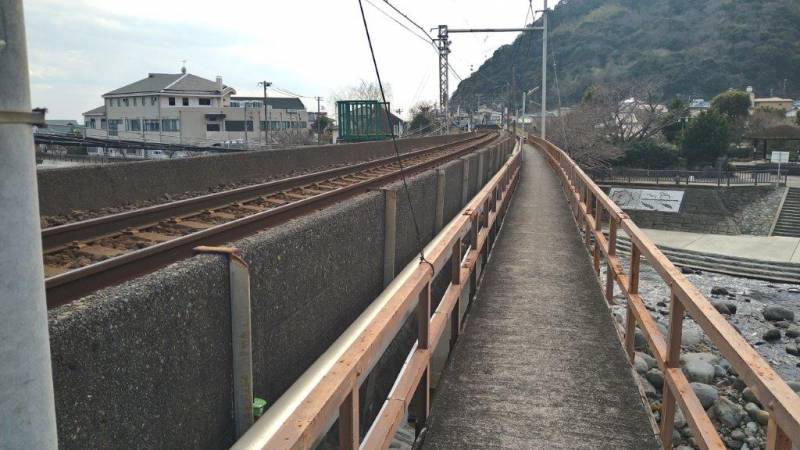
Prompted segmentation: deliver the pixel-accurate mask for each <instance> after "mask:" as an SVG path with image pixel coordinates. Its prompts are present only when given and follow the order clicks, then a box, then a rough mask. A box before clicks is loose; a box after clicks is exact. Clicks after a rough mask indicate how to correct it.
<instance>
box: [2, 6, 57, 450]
mask: <svg viewBox="0 0 800 450" xmlns="http://www.w3.org/2000/svg"><path fill="white" fill-rule="evenodd" d="M0 80H2V82H0V211H3V213H2V214H0V249H2V251H0V292H1V293H2V294H0V448H36V449H56V448H58V440H57V435H56V416H55V406H54V400H53V377H52V368H51V366H50V338H49V334H48V329H47V304H46V300H45V291H44V268H43V265H42V238H41V228H40V227H41V225H40V223H39V195H38V189H37V186H36V159H35V157H34V144H33V127H32V125H33V124H39V125H42V124H43V123H44V114H41V113H40V114H35V113H31V100H30V82H29V80H28V56H27V50H26V46H25V20H24V18H23V13H22V0H0Z"/></svg>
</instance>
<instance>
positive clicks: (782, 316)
mask: <svg viewBox="0 0 800 450" xmlns="http://www.w3.org/2000/svg"><path fill="white" fill-rule="evenodd" d="M762 314H764V318H765V319H767V320H769V321H770V322H777V321H779V320H786V321H788V322H794V312H793V311H790V310H788V309H786V308H784V307H783V306H775V305H772V306H767V307H766V308H764V311H763V312H762Z"/></svg>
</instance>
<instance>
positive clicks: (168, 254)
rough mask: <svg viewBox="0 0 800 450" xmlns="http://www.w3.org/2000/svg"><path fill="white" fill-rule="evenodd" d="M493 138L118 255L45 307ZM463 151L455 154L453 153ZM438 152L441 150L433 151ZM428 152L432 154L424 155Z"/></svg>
mask: <svg viewBox="0 0 800 450" xmlns="http://www.w3.org/2000/svg"><path fill="white" fill-rule="evenodd" d="M496 139H497V136H495V135H485V136H483V137H482V138H479V139H476V140H468V141H467V142H463V141H462V142H459V145H457V146H456V147H457V149H456V150H454V151H452V152H448V153H446V154H444V155H441V156H437V157H435V158H433V159H430V160H427V161H423V162H421V163H419V164H416V165H413V166H410V167H406V168H405V169H404V170H403V172H401V171H400V170H399V169H398V170H395V171H392V172H390V173H387V174H384V175H378V176H376V177H374V178H370V179H367V180H363V181H357V182H354V183H352V184H350V185H347V186H342V187H340V188H338V189H335V190H331V191H327V192H322V193H319V194H317V195H314V196H311V197H308V198H305V199H300V200H296V201H293V202H290V203H287V204H285V205H281V206H277V207H275V208H272V209H268V210H265V211H262V212H258V213H254V214H252V215H249V216H245V217H241V218H238V219H234V220H232V221H229V222H225V223H221V224H219V225H215V226H212V227H210V228H206V229H204V230H200V231H197V232H193V233H190V234H187V235H184V236H180V237H176V238H175V239H171V240H168V241H165V242H161V243H157V244H154V245H151V246H149V247H145V248H142V249H139V250H135V251H132V252H129V253H123V254H121V255H119V256H115V257H112V258H109V259H106V260H103V261H100V262H97V263H94V264H91V265H88V266H84V267H81V268H78V269H74V270H71V271H68V272H64V273H61V274H58V275H54V276H52V277H49V278H47V279H46V280H45V287H46V290H47V306H48V308H54V307H56V306H60V305H63V304H66V303H68V302H70V301H72V300H74V299H77V298H80V297H83V296H86V295H88V294H90V293H92V292H95V291H97V290H98V289H101V288H103V287H107V286H111V285H114V284H119V283H121V282H124V281H127V280H130V279H133V278H135V277H137V276H141V275H144V274H146V273H149V272H152V271H153V270H155V269H158V268H160V267H163V266H166V265H168V264H170V263H173V262H175V261H178V260H181V259H185V258H188V257H190V256H192V254H193V249H194V247H197V246H200V245H206V246H216V245H222V244H225V243H227V242H231V241H234V240H238V239H241V238H244V237H246V236H249V235H252V234H255V233H257V232H259V231H262V230H264V229H265V228H268V227H271V226H275V225H277V224H279V223H283V222H286V221H287V220H290V219H293V218H296V217H299V216H302V215H305V214H308V213H310V212H313V211H316V210H318V209H320V208H324V207H327V206H330V205H332V204H335V203H338V202H341V201H343V200H345V199H348V198H350V197H353V196H355V195H358V194H361V193H364V192H368V191H369V190H372V189H375V188H377V187H379V186H382V185H384V184H386V183H389V182H392V181H395V180H398V179H400V178H401V177H402V176H403V174H404V173H405V174H406V175H408V174H409V173H417V172H420V171H424V170H426V169H429V168H431V167H435V166H438V165H440V164H443V163H444V162H447V161H449V160H452V159H456V158H458V157H460V156H463V155H465V154H468V153H471V152H473V151H475V150H476V149H479V148H481V147H483V146H486V145H489V144H492V143H493V142H494V141H495V140H496ZM459 146H460V147H463V148H458V147H459ZM438 150H441V149H438ZM427 152H432V150H428V151H427Z"/></svg>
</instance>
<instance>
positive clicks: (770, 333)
mask: <svg viewBox="0 0 800 450" xmlns="http://www.w3.org/2000/svg"><path fill="white" fill-rule="evenodd" d="M761 337H762V338H764V340H765V341H767V342H775V341H780V340H781V330H779V329H777V328H771V329H769V330H767V332H766V333H764V335H763V336H761Z"/></svg>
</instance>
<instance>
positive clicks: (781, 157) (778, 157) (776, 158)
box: [769, 152, 789, 185]
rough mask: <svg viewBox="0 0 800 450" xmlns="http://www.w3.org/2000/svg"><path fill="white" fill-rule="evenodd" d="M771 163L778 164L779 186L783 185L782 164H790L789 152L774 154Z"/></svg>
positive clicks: (771, 156) (770, 158)
mask: <svg viewBox="0 0 800 450" xmlns="http://www.w3.org/2000/svg"><path fill="white" fill-rule="evenodd" d="M769 160H770V162H773V163H778V185H780V184H781V164H783V163H788V162H789V152H772V154H771V155H770V157H769Z"/></svg>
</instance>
